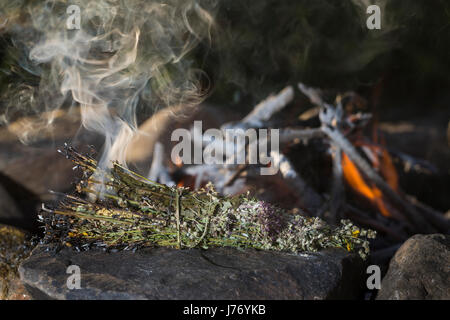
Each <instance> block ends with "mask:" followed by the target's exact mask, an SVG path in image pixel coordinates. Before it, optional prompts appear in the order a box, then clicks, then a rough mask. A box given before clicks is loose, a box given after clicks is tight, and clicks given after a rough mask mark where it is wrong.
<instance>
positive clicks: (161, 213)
mask: <svg viewBox="0 0 450 320" xmlns="http://www.w3.org/2000/svg"><path fill="white" fill-rule="evenodd" d="M64 153H65V155H66V157H67V158H69V159H71V160H72V161H73V162H75V163H76V165H77V167H78V168H80V169H81V170H82V173H83V174H82V178H81V180H80V181H79V183H78V184H77V188H76V192H75V193H74V194H71V195H65V196H64V198H63V199H62V200H61V201H60V202H59V204H58V205H57V206H56V207H55V208H52V209H49V208H46V207H43V210H42V212H41V215H40V218H41V220H42V222H43V223H45V236H44V242H46V243H49V242H59V243H61V244H63V245H66V246H69V247H74V248H76V249H78V250H83V249H88V248H90V247H95V246H97V247H105V248H120V249H136V248H138V247H141V246H166V247H174V248H179V249H181V248H195V247H201V248H208V247H211V246H231V247H236V248H256V249H264V250H277V251H290V252H302V251H318V250H320V249H323V248H330V247H338V248H344V249H346V250H348V251H357V252H358V253H359V254H360V255H361V257H362V258H365V257H366V256H367V254H368V253H369V243H368V240H367V239H368V238H374V237H375V232H374V231H371V230H364V229H360V228H358V227H356V226H354V225H353V224H352V223H351V222H350V221H345V220H343V221H341V223H342V225H341V226H339V227H333V226H330V225H327V224H326V223H325V222H324V221H322V220H321V219H319V218H311V217H305V216H302V215H294V214H289V213H287V212H286V211H284V210H282V209H280V208H278V207H275V206H273V205H271V204H268V203H266V202H264V201H259V200H257V199H254V198H250V197H249V196H245V195H239V196H234V197H221V196H219V195H218V194H217V193H216V192H215V191H214V189H213V188H212V186H210V185H208V186H206V188H204V189H201V190H198V191H190V190H188V189H186V188H177V187H168V186H166V185H163V184H159V183H156V182H153V181H150V180H148V179H146V178H144V177H142V176H140V175H138V174H136V173H134V172H132V171H131V170H129V169H127V168H125V167H123V166H121V165H120V164H118V163H113V166H112V168H109V169H102V168H100V167H97V162H96V160H95V159H93V158H92V157H90V156H88V155H82V154H80V153H78V152H77V151H76V150H74V149H73V148H72V147H70V146H66V147H65V150H64Z"/></svg>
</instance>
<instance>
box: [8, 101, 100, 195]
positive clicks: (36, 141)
mask: <svg viewBox="0 0 450 320" xmlns="http://www.w3.org/2000/svg"><path fill="white" fill-rule="evenodd" d="M50 115H51V117H52V118H51V119H52V120H51V121H49V120H48V119H47V118H45V117H49V116H50ZM42 119H46V120H47V121H48V122H51V124H52V125H51V126H48V127H41V128H40V129H39V130H37V129H35V130H32V129H30V128H33V127H32V126H31V125H30V124H31V123H35V122H36V121H39V120H41V121H42ZM80 126H81V118H80V112H79V109H77V108H73V109H70V110H59V111H57V112H53V113H48V114H44V115H41V116H40V117H23V118H19V119H18V120H16V121H14V122H12V123H10V124H9V125H8V126H5V127H1V128H0V172H1V173H2V174H3V175H5V176H7V177H9V178H10V179H12V180H13V181H15V182H16V183H17V184H20V185H22V186H23V187H24V188H26V189H28V190H30V191H31V192H33V193H34V194H36V195H38V196H39V197H40V198H41V200H53V199H54V196H53V195H52V194H51V193H49V190H53V191H58V192H66V191H69V190H71V189H72V181H73V179H74V172H73V170H72V168H73V163H72V162H71V161H68V160H67V159H66V158H65V157H64V156H62V155H61V154H60V153H58V151H57V150H58V148H62V146H63V145H64V143H66V142H67V143H70V144H72V145H74V146H75V147H77V148H79V149H83V148H85V147H86V146H87V145H94V146H95V147H96V148H97V150H99V149H100V146H101V145H102V143H103V140H102V139H101V138H100V137H99V136H98V135H96V134H94V133H91V132H88V131H86V130H82V129H80ZM27 130H28V131H27ZM24 132H26V134H25V133H24ZM25 138H27V139H29V140H26V141H23V139H25ZM22 142H26V144H24V143H22ZM83 150H84V149H83Z"/></svg>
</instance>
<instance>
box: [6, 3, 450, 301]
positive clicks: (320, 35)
mask: <svg viewBox="0 0 450 320" xmlns="http://www.w3.org/2000/svg"><path fill="white" fill-rule="evenodd" d="M72 2H73V1H68V0H49V1H44V2H42V1H21V0H18V1H12V2H11V1H9V2H8V1H2V2H1V3H0V45H1V46H0V62H1V64H0V122H1V125H0V147H1V148H3V151H4V152H2V153H0V170H1V173H0V199H1V200H2V201H0V204H2V210H0V229H2V228H1V227H2V226H3V224H4V225H5V226H7V228H4V229H3V230H9V228H10V227H17V228H18V229H22V230H19V231H18V233H17V234H19V233H20V234H21V235H23V237H22V236H21V237H17V241H16V242H14V243H13V242H9V241H3V242H4V243H5V245H4V246H6V244H8V246H10V247H11V248H12V247H13V246H15V245H16V243H22V242H29V243H28V244H27V245H29V244H32V245H33V246H34V247H35V249H34V250H33V253H31V257H29V258H30V259H28V258H27V261H28V263H25V267H24V268H23V269H20V270H19V268H18V264H17V265H16V263H15V262H14V267H13V268H10V267H9V266H8V267H7V268H5V267H4V266H3V265H2V263H3V262H2V261H0V269H2V268H3V270H8V274H9V272H10V271H12V272H13V273H14V274H13V277H18V276H19V273H20V276H21V277H22V278H23V279H26V280H24V281H28V282H27V285H29V286H30V288H31V287H34V288H38V290H37V291H39V290H40V291H42V292H43V293H45V295H48V296H50V297H55V296H56V297H57V298H62V297H63V294H61V292H62V291H61V290H60V288H57V289H54V288H53V289H49V291H48V292H47V291H45V290H47V288H50V287H51V286H47V285H46V284H42V283H36V282H35V279H37V278H38V279H39V281H41V280H42V279H47V280H48V279H50V280H49V282H51V283H58V281H59V280H58V281H56V280H55V281H54V278H52V277H54V276H55V275H58V277H59V275H60V273H59V272H60V271H61V270H57V271H55V270H51V268H49V269H48V270H47V269H39V268H41V265H44V266H45V268H46V267H47V262H49V261H50V262H49V263H53V262H55V261H57V260H58V259H59V260H58V261H67V260H69V261H72V260H73V261H78V260H77V259H78V258H80V257H81V258H82V259H81V260H82V261H81V262H80V265H81V267H82V268H81V267H80V268H81V269H83V270H82V272H88V270H90V271H89V272H91V274H100V273H101V274H102V275H103V273H102V272H103V270H101V272H100V273H99V272H97V271H98V270H99V269H98V268H99V266H100V269H101V266H102V265H106V264H107V263H106V262H105V261H109V262H108V263H109V264H108V266H111V268H110V269H108V270H107V271H106V269H105V274H107V278H108V279H109V278H110V277H109V276H110V275H111V274H112V275H113V277H114V276H115V274H116V270H114V269H115V267H116V265H115V262H116V261H117V260H122V258H121V257H131V258H130V260H132V261H133V262H134V259H136V260H139V259H142V260H140V261H141V262H142V263H141V264H142V265H144V264H145V275H142V274H140V272H141V271H136V270H138V267H137V266H138V265H139V268H140V265H141V264H139V263H137V264H134V263H129V264H128V260H126V259H123V261H120V262H121V263H122V262H123V264H120V266H119V264H118V266H117V268H118V269H121V270H125V271H126V272H124V274H121V275H120V276H118V277H119V278H120V277H123V278H120V279H119V278H117V279H118V282H117V283H126V284H133V283H136V282H142V283H140V285H142V286H141V287H139V288H137V287H132V288H130V291H133V290H135V289H136V288H137V290H136V291H135V292H133V294H132V295H131V296H132V297H138V298H141V297H147V298H148V297H150V298H154V297H157V298H160V297H170V298H172V297H175V298H179V297H186V294H187V295H189V294H191V292H194V291H195V290H197V291H198V292H197V293H196V295H197V296H201V297H203V296H205V297H208V296H209V295H210V294H212V295H214V297H219V298H224V297H225V298H228V297H238V298H241V297H257V298H262V297H273V296H275V297H277V296H279V295H281V296H283V297H287V298H294V299H297V298H298V297H301V299H303V298H305V297H308V298H314V299H315V298H316V297H320V298H324V299H327V298H329V297H347V294H349V296H351V297H358V298H362V295H363V294H366V295H368V296H366V298H367V297H368V298H373V297H374V296H375V294H374V292H373V291H371V290H374V288H375V289H379V288H380V285H379V283H380V281H381V279H382V278H383V277H385V279H392V278H394V280H395V279H400V280H401V281H403V278H401V277H400V276H399V273H398V272H397V271H395V268H396V267H399V268H400V269H402V268H403V266H401V264H402V263H403V262H404V263H405V264H408V265H415V263H409V262H408V263H406V262H405V261H409V260H408V259H409V258H411V261H416V260H414V259H415V258H414V256H415V255H416V253H415V251H414V250H413V249H414V248H416V249H417V248H419V245H417V246H416V245H415V243H416V241H417V242H418V243H420V248H428V247H432V248H433V250H432V251H431V250H430V252H433V259H436V261H438V260H442V261H447V260H446V259H447V258H446V257H444V256H443V257H441V256H440V255H438V254H436V252H441V251H442V252H444V253H445V254H448V250H447V249H446V248H447V247H448V234H449V233H450V219H449V214H450V211H448V210H449V204H450V202H449V198H448V195H447V193H448V188H449V181H450V179H449V177H450V167H449V163H450V162H449V157H450V149H449V148H448V146H449V145H450V122H448V119H449V115H450V114H449V112H448V111H449V110H448V101H449V100H450V99H449V97H448V94H447V91H446V90H445V88H447V87H449V86H450V81H449V80H448V79H449V77H448V73H449V72H450V69H449V66H450V60H449V57H448V55H447V54H446V53H447V52H448V43H447V42H445V41H442V40H440V39H445V36H443V35H445V32H447V31H448V28H447V27H448V12H450V6H448V5H446V4H444V2H442V1H440V2H436V3H434V4H427V5H426V6H425V5H424V4H422V3H419V2H418V3H416V4H414V5H410V4H404V3H403V2H401V1H400V2H397V1H395V2H393V1H392V2H390V1H385V0H379V1H375V3H373V4H369V3H368V1H366V0H352V1H347V2H336V1H331V0H320V1H277V0H263V1H251V0H249V1H237V2H236V1H235V2H233V1H220V0H186V1H180V0H164V1H161V0H127V1H100V2H96V1H90V0H78V1H75V2H74V3H72ZM430 17H432V18H430ZM430 19H431V20H430ZM446 26H447V27H446ZM430 34H437V35H440V37H438V38H439V39H438V38H437V40H436V41H434V40H433V41H430V36H429V35H430ZM443 88H444V89H443ZM406 107H407V108H408V109H407V108H406ZM432 113H433V114H432ZM4 233H5V234H4V236H3V238H4V239H6V240H7V239H8V238H9V237H10V235H9V232H4ZM26 233H29V236H30V238H33V241H29V239H28V238H26V237H25V234H26ZM25 239H26V240H25ZM0 240H2V234H0ZM34 240H36V241H34ZM410 240H411V241H410ZM0 242H1V241H0ZM441 246H443V248H444V249H445V250H444V249H442V247H441ZM26 247H27V250H26V252H27V254H28V246H26ZM413 247H414V248H413ZM404 248H407V249H404ZM408 248H409V249H408ZM411 248H413V249H411ZM0 249H2V248H0ZM8 250H14V249H13V248H12V249H8ZM417 250H418V249H417ZM0 251H1V250H0ZM406 251H408V252H407V253H408V254H409V256H408V255H406V254H405V252H406ZM421 251H422V252H421V253H420V254H418V255H417V256H418V257H420V259H422V260H421V261H422V262H423V265H425V266H423V267H422V268H421V270H420V272H418V273H417V274H424V273H425V271H426V272H428V270H429V269H430V268H428V267H429V266H430V265H432V266H433V267H434V268H435V269H436V270H438V271H436V272H435V275H433V276H430V278H431V279H432V281H431V282H430V283H432V285H430V284H423V283H420V284H419V285H417V287H418V288H419V290H418V291H419V293H420V294H423V292H422V291H426V293H427V294H428V293H429V292H431V291H432V289H431V287H435V288H448V287H449V286H450V285H448V283H444V282H445V281H444V280H445V279H444V280H442V281H437V282H435V279H437V278H438V277H440V276H441V275H442V274H444V273H443V272H441V271H440V269H439V268H441V267H440V264H439V265H438V264H437V263H435V262H434V261H435V260H433V259H432V258H430V256H431V254H429V252H428V251H427V250H423V249H421ZM49 252H51V253H52V254H54V255H55V257H56V258H55V260H52V259H53V257H50V258H49V257H48V256H46V255H47V254H49ZM111 252H112V253H114V255H109V253H111ZM149 252H151V253H152V254H153V253H155V252H156V254H155V256H157V258H156V259H153V258H154V256H152V257H150V255H149V254H148V253H149ZM208 255H209V257H206V256H208ZM19 256H20V257H22V255H19ZM447 256H448V255H447ZM72 257H76V258H75V259H72ZM86 257H87V258H86ZM211 257H212V258H211ZM405 257H406V258H405ZM0 258H1V257H0ZM66 258H67V259H66ZM203 258H204V259H203ZM361 258H362V259H361ZM40 259H44V260H42V261H44V262H45V263H42V264H41V263H39V261H40ZM96 259H98V260H96ZM108 259H111V260H108ZM114 259H116V261H115V260H114ZM166 259H167V261H170V262H167V261H166ZM417 259H419V258H417ZM174 260H176V262H177V263H173V262H174ZM204 260H205V261H207V263H205V261H204ZM216 260H217V261H219V262H220V261H222V262H224V261H225V262H224V264H229V265H230V266H228V267H226V268H225V269H227V270H228V271H224V270H222V269H219V268H221V267H222V262H220V263H216V262H217V261H216ZM231 260H233V261H231ZM234 260H236V261H234ZM275 260H276V261H275ZM36 261H37V262H38V263H36ZM111 261H113V262H112V263H111ZM211 261H213V262H211ZM402 261H403V262H402ZM430 261H433V262H430ZM144 262H145V263H144ZM153 262H155V263H156V262H157V264H155V265H153V264H151V263H153ZM178 262H179V263H178ZM232 262H233V263H232ZM438 262H439V261H438ZM58 263H59V262H58ZM58 263H55V265H56V264H58ZM64 263H65V262H64ZM64 263H62V264H61V265H63V264H64ZM3 264H6V263H3ZM389 264H390V265H389ZM444 264H445V263H444ZM161 265H163V266H165V265H170V267H171V269H170V272H168V273H167V274H166V273H164V272H160V273H159V275H158V276H156V277H150V276H149V277H147V275H149V274H152V275H155V274H156V273H157V272H155V273H152V272H153V271H152V270H158V271H161V269H164V267H160V266H161ZM219 265H220V266H219ZM231 265H233V266H231ZM241 265H242V268H241ZM185 266H190V267H192V269H189V270H194V271H193V272H191V274H188V273H186V274H184V275H183V277H184V276H185V278H183V277H180V278H179V279H178V277H172V275H178V274H179V273H180V272H179V270H182V269H183V268H184V267H185ZM368 266H369V267H370V268H367V267H368ZM91 267H92V268H91ZM190 267H189V268H190ZM341 267H342V268H341ZM36 268H37V269H36ZM55 268H59V266H56V267H55ZM152 268H153V269H152ZM180 268H181V269H180ZM388 269H389V270H390V275H389V274H388V273H387V272H388ZM36 270H38V271H36ZM73 270H77V268H74V269H73ZM143 270H144V269H143ZM230 270H233V271H230ZM247 270H251V272H254V273H255V274H257V275H255V276H254V275H253V274H251V275H250V274H249V273H246V272H247ZM289 270H295V272H291V271H289ZM311 270H312V271H311ZM330 270H332V271H330ZM370 270H372V271H373V272H374V273H377V272H378V275H375V274H374V276H373V277H374V278H371V279H375V278H376V279H377V281H375V282H374V284H373V285H372V286H370V285H369V282H370V281H366V280H369V279H367V277H366V276H367V274H369V273H370ZM424 270H425V271H424ZM163 271H165V270H163ZM168 271H169V270H168ZM416 271H417V270H409V273H407V274H406V273H405V274H406V276H405V278H406V279H416V278H420V277H421V276H415V275H416ZM27 272H28V274H26V273H27ZM64 272H65V270H63V273H64ZM227 272H229V273H227ZM138 273H139V277H136V278H134V279H132V280H131V281H129V280H130V279H129V277H130V274H131V275H135V274H138ZM36 274H38V276H36ZM117 274H119V273H117ZM206 274H207V275H206ZM244 274H245V275H244ZM348 274H351V275H355V277H353V278H352V279H351V281H349V279H348ZM356 274H358V276H356ZM386 274H387V276H385V275H386ZM43 275H47V276H48V277H47V278H45V276H43ZM168 275H170V276H168ZM318 275H326V277H327V279H325V282H326V283H325V282H324V283H325V284H326V285H324V286H322V282H321V281H322V279H319V278H318ZM436 275H437V276H436ZM64 276H66V274H65V273H64ZM83 276H84V275H83ZM141 276H142V278H140V277H141ZM191 276H195V277H198V278H196V280H195V281H194V280H192V279H193V278H191ZM8 277H9V276H8ZM358 277H359V278H360V279H356V278H358ZM364 277H366V278H365V279H363V278H364ZM87 278H88V277H87ZM93 278H95V276H94V277H93ZM166 278H176V279H175V280H177V279H178V280H179V282H177V283H176V285H175V287H176V288H178V289H173V290H172V288H171V287H170V285H167V286H166V283H167V282H166ZM442 278H445V277H442ZM124 279H125V280H124ZM136 279H138V280H136ZM141 279H143V280H142V281H141ZM224 279H225V280H224ZM229 279H230V281H229V282H228V280H229ZM233 279H238V280H236V281H235V282H233V281H234V280H233ZM254 279H256V280H254ZM355 279H356V280H355ZM100 280H102V279H101V278H100ZM147 280H148V281H149V282H147ZM178 280H177V281H178ZM231 280H233V281H231ZM241 280H242V281H241ZM353 280H354V281H353ZM42 281H44V280H42ZM83 281H84V280H83ZM152 281H155V282H152ZM253 281H255V283H254V286H253ZM383 281H384V280H383ZM401 281H400V282H401ZM94 282H95V281H94ZM169 282H170V281H169ZM209 282H214V283H216V284H219V283H220V284H221V285H222V284H223V285H224V286H223V287H219V286H218V288H219V289H217V291H216V292H215V291H214V290H215V288H214V290H212V291H209V289H208V288H206V289H205V287H208V286H209ZM238 282H241V283H238ZM353 282H354V283H353ZM387 282H389V281H388V280H387ZM99 283H100V284H99V287H100V288H101V289H99V290H100V291H101V292H102V293H104V286H103V284H102V281H99ZM154 283H157V285H154ZM197 283H202V284H203V287H202V286H201V285H199V286H198V288H197V287H196V284H197ZM262 283H272V284H276V285H273V286H268V287H270V288H269V289H270V290H269V289H267V290H266V289H265V288H264V290H261V284H262ZM435 283H437V284H435ZM443 283H444V284H443ZM160 284H161V288H162V287H164V289H167V292H166V295H164V294H163V295H161V296H160V295H159V294H160V292H159V291H158V290H159V288H160ZM193 284H194V285H193ZM353 285H354V286H353ZM1 286H2V283H1V281H0V292H3V296H6V295H7V294H8V293H7V290H4V289H2V287H1ZM132 286H133V285H132ZM278 286H279V287H278ZM410 286H411V284H410V283H409V282H408V284H407V285H406V287H408V288H407V290H406V291H407V293H406V296H408V294H409V288H410ZM93 287H95V286H93ZM112 287H122V286H121V285H112ZM194 287H196V288H194ZM325 287H326V288H327V289H326V290H325V289H324V290H322V289H323V288H325ZM400 287H401V284H400V285H397V284H396V285H395V286H394V285H393V287H392V288H393V292H391V293H390V294H386V295H385V296H393V297H397V296H400V293H398V292H400V291H399V290H398V288H400ZM43 288H44V289H43ZM127 288H128V287H127ZM155 288H156V289H155ZM185 288H189V289H186V290H185ZM220 288H222V289H220ZM422 288H425V290H422ZM194 289H195V290H194ZM310 289H313V290H310ZM316 289H317V290H316ZM8 290H9V289H8ZM64 290H65V288H64ZM64 290H63V291H64ZM68 290H69V289H68ZM70 290H71V289H70ZM108 290H109V289H107V290H106V291H108ZM121 290H122V289H121ZM124 290H125V289H124ZM127 290H128V289H127ZM155 290H156V291H155ZM183 290H184V291H183ZM379 290H381V289H379ZM44 291H45V292H44ZM100 291H99V292H100ZM119 291H120V290H119ZM219 291H222V292H219ZM260 291H261V295H258V294H260ZM269 291H270V292H269ZM369 291H370V292H369ZM447 291H448V290H447ZM80 292H81V291H80ZM86 292H87V291H86ZM93 292H95V294H97V291H95V290H91V291H89V292H88V293H87V294H93ZM111 292H112V291H111ZM111 292H109V291H108V293H107V294H106V296H108V295H109V294H110V293H111ZM161 292H162V291H161ZM173 292H176V294H175V295H172V294H173ZM255 292H257V294H255ZM380 292H381V291H380ZM122 293H123V292H112V293H111V295H112V296H114V297H123V295H122ZM128 293H129V292H125V296H127V294H128ZM241 293H242V296H241V295H240V294H241ZM350 293H351V294H350ZM64 294H65V295H66V296H64V297H69V296H71V294H72V293H71V292H70V291H67V290H66V291H64ZM216 294H217V295H216ZM445 294H447V296H448V292H444V293H441V292H439V293H438V294H436V295H435V296H439V297H441V296H445ZM380 296H383V295H382V294H381V295H380ZM413 296H414V295H413Z"/></svg>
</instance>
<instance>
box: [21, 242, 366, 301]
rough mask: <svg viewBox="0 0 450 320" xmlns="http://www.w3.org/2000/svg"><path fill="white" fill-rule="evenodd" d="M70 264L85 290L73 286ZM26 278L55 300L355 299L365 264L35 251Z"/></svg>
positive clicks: (321, 258) (272, 256)
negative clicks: (76, 267) (69, 271)
mask: <svg viewBox="0 0 450 320" xmlns="http://www.w3.org/2000/svg"><path fill="white" fill-rule="evenodd" d="M69 265H77V266H79V267H80V271H81V289H72V290H69V289H68V288H67V285H66V282H67V279H68V277H69V276H70V275H69V274H67V273H66V270H67V267H68V266H69ZM19 273H20V277H21V280H22V281H23V282H24V283H25V284H26V285H27V286H28V288H30V290H29V291H30V292H31V293H32V294H33V296H34V297H35V298H53V299H352V298H356V297H358V296H359V294H360V293H361V292H360V291H361V286H363V285H364V278H363V277H364V262H363V261H362V260H361V259H360V258H359V257H358V256H356V255H353V254H348V253H347V252H345V251H343V250H339V249H336V250H326V251H323V252H320V253H314V254H303V255H291V254H285V253H277V252H267V251H256V250H245V251H241V250H236V249H233V248H213V249H209V250H206V251H205V250H199V249H190V250H187V249H186V250H175V249H169V248H153V249H141V250H138V251H137V252H135V253H133V252H130V251H120V252H115V253H106V252H103V251H101V250H90V251H85V252H75V251H74V250H72V249H68V248H64V249H62V250H61V251H59V252H58V253H56V254H55V253H53V252H51V251H46V248H45V247H43V246H38V247H37V248H35V249H34V251H33V253H32V255H31V256H30V257H29V258H28V259H27V260H26V261H24V262H23V263H22V264H21V266H20V268H19Z"/></svg>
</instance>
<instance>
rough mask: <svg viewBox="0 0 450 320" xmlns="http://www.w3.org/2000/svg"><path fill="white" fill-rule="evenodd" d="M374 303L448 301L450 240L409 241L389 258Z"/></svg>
mask: <svg viewBox="0 0 450 320" xmlns="http://www.w3.org/2000/svg"><path fill="white" fill-rule="evenodd" d="M377 299H378V300H416V299H420V300H422V299H433V300H438V299H445V300H448V299H450V236H449V235H442V234H431V235H415V236H413V237H411V238H409V239H408V240H407V241H406V242H405V243H404V244H403V245H402V246H401V247H400V248H399V249H398V251H397V252H396V254H395V256H394V257H393V258H392V260H391V262H390V265H389V269H388V272H387V274H386V276H385V277H384V279H383V281H382V283H381V290H380V292H379V294H378V296H377Z"/></svg>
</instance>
